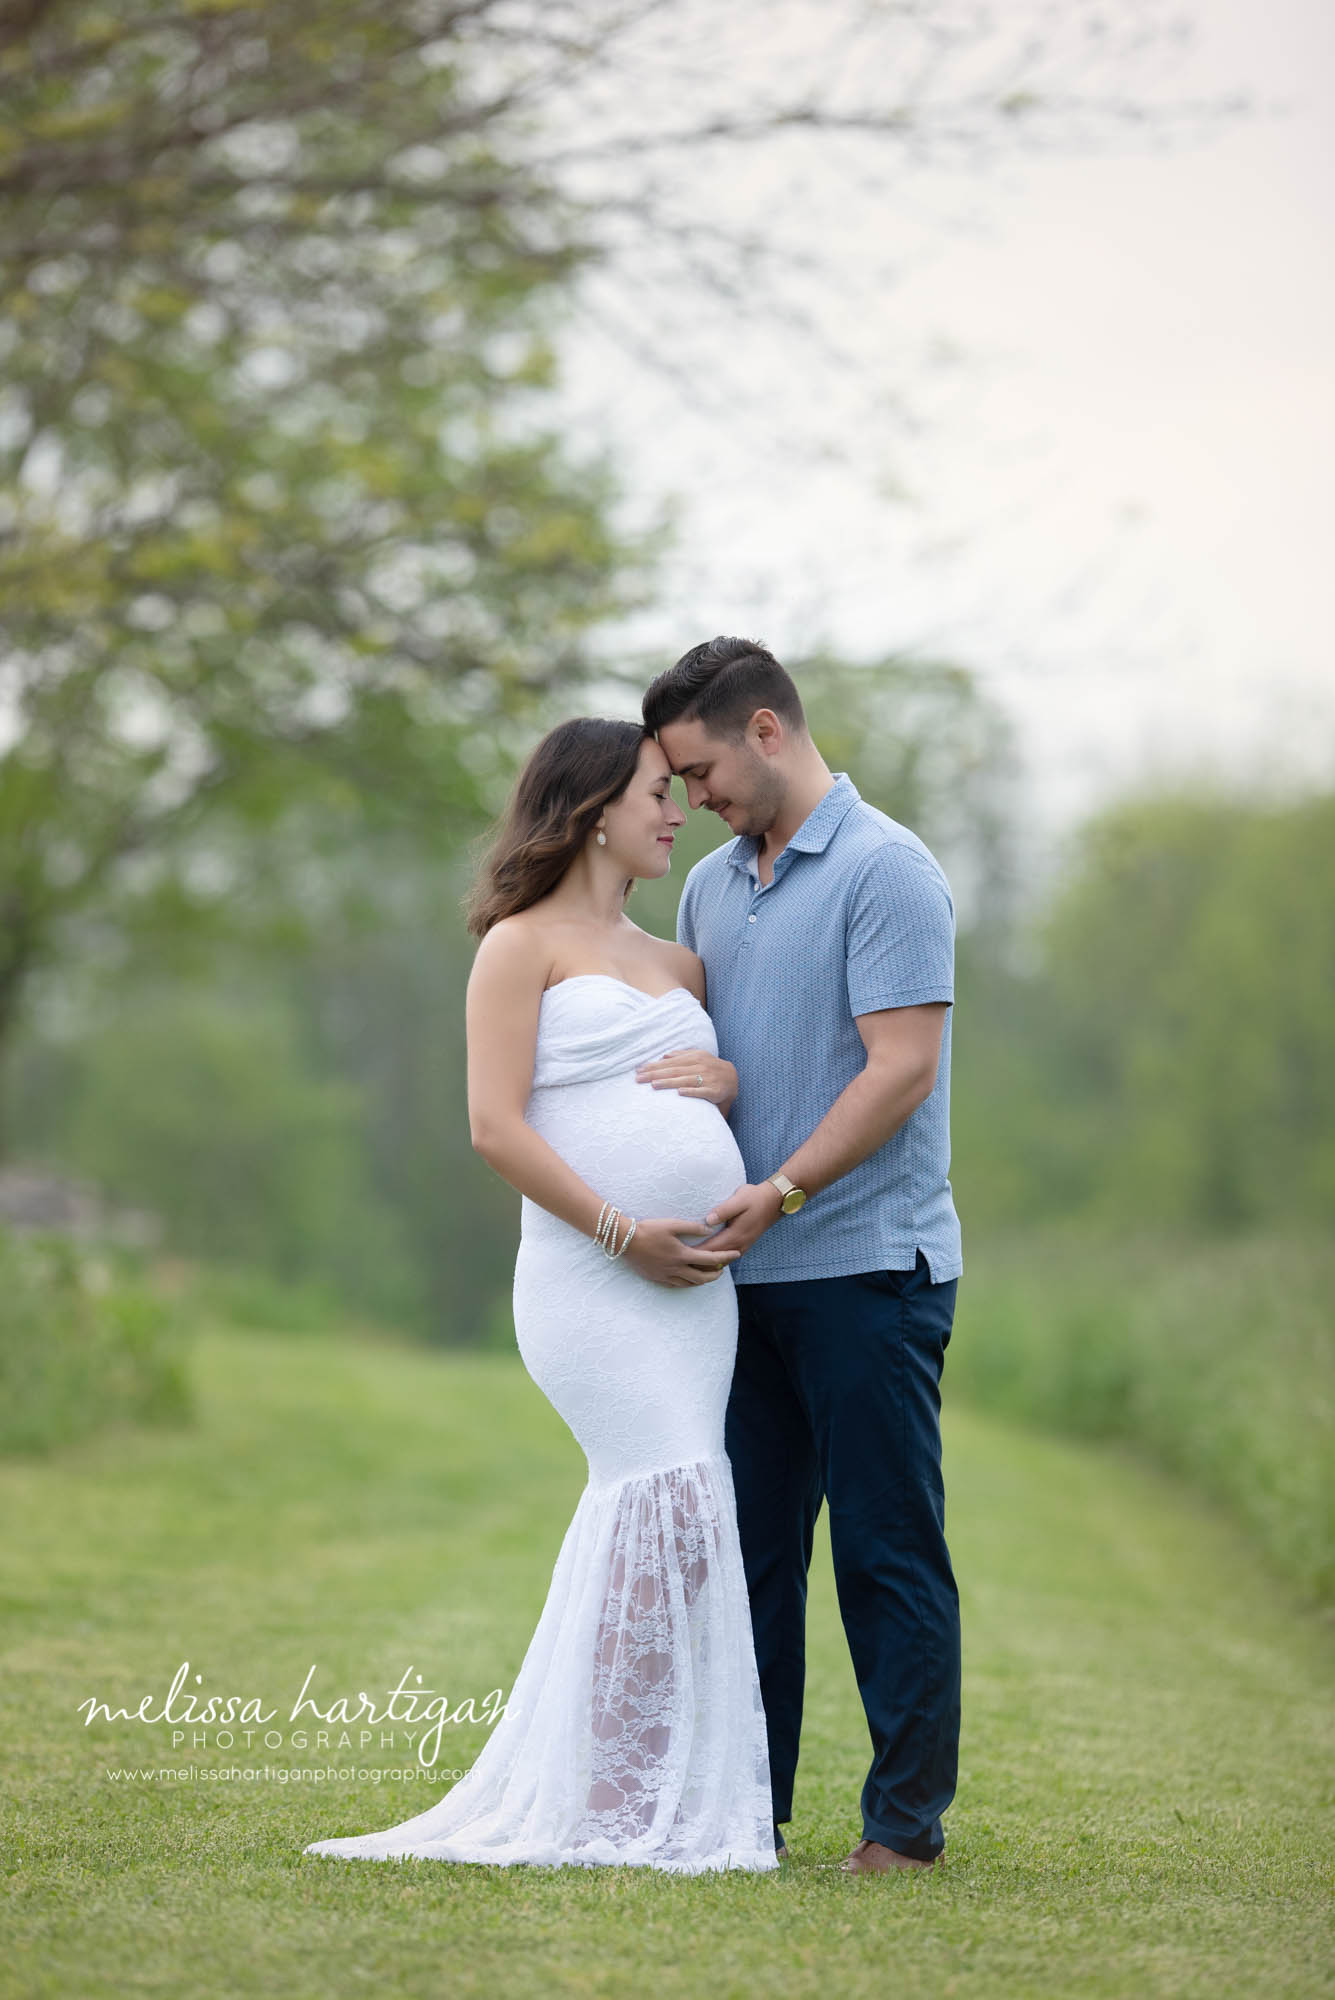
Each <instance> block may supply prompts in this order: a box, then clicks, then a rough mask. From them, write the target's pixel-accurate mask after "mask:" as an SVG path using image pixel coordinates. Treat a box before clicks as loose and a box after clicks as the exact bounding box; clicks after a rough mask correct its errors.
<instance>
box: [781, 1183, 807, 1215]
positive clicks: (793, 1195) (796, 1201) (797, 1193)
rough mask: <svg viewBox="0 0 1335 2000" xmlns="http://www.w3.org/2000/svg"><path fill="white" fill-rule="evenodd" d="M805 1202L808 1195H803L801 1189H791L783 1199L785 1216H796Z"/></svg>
mask: <svg viewBox="0 0 1335 2000" xmlns="http://www.w3.org/2000/svg"><path fill="white" fill-rule="evenodd" d="M805 1200H806V1195H805V1194H804V1193H803V1191H802V1189H801V1188H789V1190H788V1192H787V1194H786V1195H785V1196H784V1198H783V1212H784V1214H785V1215H796V1213H797V1211H798V1209H799V1208H801V1206H802V1203H803V1202H804V1201H805Z"/></svg>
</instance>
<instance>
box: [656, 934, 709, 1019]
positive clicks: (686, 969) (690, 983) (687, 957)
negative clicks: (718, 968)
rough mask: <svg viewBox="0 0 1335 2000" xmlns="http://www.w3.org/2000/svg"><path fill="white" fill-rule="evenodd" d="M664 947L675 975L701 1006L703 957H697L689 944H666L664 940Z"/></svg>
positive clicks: (703, 973) (703, 987) (703, 980)
mask: <svg viewBox="0 0 1335 2000" xmlns="http://www.w3.org/2000/svg"><path fill="white" fill-rule="evenodd" d="M664 949H665V950H666V951H667V953H668V955H669V956H668V963H669V964H670V966H671V968H672V970H673V972H674V973H675V975H676V977H677V978H678V979H679V980H680V981H681V983H682V985H683V986H685V987H687V988H689V990H690V991H691V992H692V993H694V995H695V997H696V999H697V1000H698V1001H699V1002H700V1005H701V1006H702V1007H703V1006H704V1004H705V967H704V961H703V959H701V958H700V957H698V955H697V954H696V953H695V952H693V951H692V950H691V949H690V947H689V945H684V944H668V943H666V941H665V943H664Z"/></svg>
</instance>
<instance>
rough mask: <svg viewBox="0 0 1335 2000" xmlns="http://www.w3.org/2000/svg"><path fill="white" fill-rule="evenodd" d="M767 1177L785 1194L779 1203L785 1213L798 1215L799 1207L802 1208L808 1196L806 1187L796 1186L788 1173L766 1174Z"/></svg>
mask: <svg viewBox="0 0 1335 2000" xmlns="http://www.w3.org/2000/svg"><path fill="white" fill-rule="evenodd" d="M765 1178H766V1180H767V1181H771V1182H772V1183H773V1185H774V1186H775V1187H776V1188H777V1189H778V1190H779V1193H780V1194H781V1195H782V1196H783V1200H782V1201H781V1202H780V1203H779V1207H780V1209H781V1211H782V1212H783V1214H784V1215H796V1214H797V1211H798V1209H799V1208H801V1206H802V1203H803V1202H804V1201H805V1200H806V1198H807V1191H806V1189H805V1188H800V1187H795V1186H794V1185H793V1183H792V1181H790V1180H789V1178H788V1176H787V1174H766V1176H765Z"/></svg>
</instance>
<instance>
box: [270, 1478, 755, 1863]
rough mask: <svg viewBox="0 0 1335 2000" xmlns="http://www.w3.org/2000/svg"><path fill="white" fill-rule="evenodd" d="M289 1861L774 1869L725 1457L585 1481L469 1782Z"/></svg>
mask: <svg viewBox="0 0 1335 2000" xmlns="http://www.w3.org/2000/svg"><path fill="white" fill-rule="evenodd" d="M305 1851H306V1852H307V1853H309V1854H334V1855H344V1856H349V1857H366V1858H372V1859H388V1858H390V1857H392V1856H407V1855H419V1856H424V1857H434V1858H436V1859H440V1860H446V1861H450V1860H456V1861H490V1862H495V1863H499V1864H501V1865H503V1866H504V1865H509V1864H513V1863H516V1862H528V1863H538V1864H544V1863H545V1864H550V1865H562V1864H569V1863H575V1864H585V1865H597V1864H613V1863H623V1864H629V1865H632V1866H633V1865H640V1866H652V1867H656V1868H660V1869H667V1870H670V1871H673V1872H679V1873H685V1874H698V1873H702V1872H704V1871H705V1870H711V1869H724V1868H744V1869H750V1870H769V1869H773V1868H777V1866H778V1861H777V1858H776V1856H775V1852H774V1834H773V1821H772V1818H771V1800H770V1781H769V1757H768V1750H767V1746H766V1737H765V1717H764V1710H763V1707H762V1705H761V1698H760V1684H759V1679H758V1677H757V1674H756V1666H755V1654H754V1649H753V1645H752V1638H751V1619H750V1607H749V1604H748V1601H747V1592H746V1580H745V1576H744V1573H743V1570H742V1562H741V1550H740V1544H739V1542H738V1538H737V1520H736V1503H735V1498H734V1493H733V1485H732V1469H731V1466H730V1464H729V1462H728V1459H727V1457H726V1455H725V1454H724V1453H722V1452H719V1453H716V1454H714V1455H712V1456H707V1457H704V1458H700V1459H697V1460H695V1461H693V1462H691V1463H688V1464H683V1465H675V1466H669V1467H666V1468H663V1469H662V1470H658V1471H652V1472H646V1473H642V1474H636V1475H634V1476H631V1477H629V1478H625V1479H620V1480H614V1481H609V1482H604V1483H597V1482H594V1481H591V1482H590V1484H589V1485H588V1486H587V1487H586V1488H585V1490H584V1493H583V1494H582V1495H581V1498H580V1501H579V1505H578V1507H577V1508H576V1510H575V1514H574V1517H573V1519H572V1520H571V1523H570V1526H569V1528H568V1529H567V1531H566V1535H565V1539H564V1541H563V1543H562V1545H561V1551H560V1554H559V1556H558V1557H557V1561H556V1567H555V1569H554V1571H553V1574H552V1583H551V1589H550V1591H549V1593H548V1597H547V1602H546V1605H545V1607H544V1609H543V1612H542V1616H541V1618H540V1620H539V1623H538V1626H537V1630H536V1631H535V1633H534V1635H533V1640H532V1643H531V1644H530V1646H529V1650H528V1653H527V1654H526V1656H525V1659H524V1662H523V1665H522V1667H521V1668H520V1671H519V1673H518V1675H517V1677H516V1679H515V1683H514V1687H513V1690H512V1692H511V1695H510V1699H509V1702H508V1703H507V1705H506V1708H505V1711H504V1714H503V1715H502V1717H501V1719H500V1721H499V1722H498V1723H496V1725H495V1726H494V1728H493V1730H492V1733H491V1735H490V1736H489V1738H488V1740H487V1742H486V1744H485V1745H484V1747H483V1750H482V1752H481V1754H480V1755H479V1757H478V1759H477V1761H476V1763H475V1764H474V1765H473V1767H472V1769H471V1770H470V1771H469V1772H467V1773H466V1775H465V1776H464V1777H463V1778H461V1779H460V1780H459V1781H458V1782H457V1783H456V1784H455V1786H454V1787H453V1789H452V1790H451V1791H450V1792H449V1793H448V1794H447V1795H446V1796H445V1797H444V1798H443V1799H441V1800H439V1801H438V1802H437V1803H436V1804H435V1805H434V1806H431V1807H429V1808H428V1809H427V1810H426V1811H425V1812H423V1813H419V1814H418V1815H416V1817H415V1818H413V1819H410V1820H406V1821H404V1822H403V1823H402V1824H401V1825H400V1826H396V1827H390V1828H387V1829H385V1830H384V1831H383V1832H380V1833H371V1834H364V1835H360V1836H353V1837H350V1838H345V1839H336V1840H323V1841H316V1842H314V1843H313V1844H312V1845H311V1846H310V1847H308V1848H307V1849H306V1850H305Z"/></svg>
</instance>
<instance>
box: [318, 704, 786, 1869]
mask: <svg viewBox="0 0 1335 2000" xmlns="http://www.w3.org/2000/svg"><path fill="white" fill-rule="evenodd" d="M670 780H671V770H670V767H669V765H668V761H667V758H666V756H665V755H664V753H663V751H662V750H661V749H660V748H659V746H658V744H657V742H656V741H655V740H654V738H653V737H652V736H648V735H646V734H645V733H644V731H643V729H642V728H641V726H640V725H639V724H638V723H629V722H610V721H601V720H598V719H596V718H589V717H581V718H577V719H576V720H574V721H571V722H566V723H562V724H561V725H560V727H559V728H557V729H554V730H552V731H551V733H550V734H549V735H548V736H546V737H545V738H544V739H543V741H542V742H541V743H540V744H539V745H538V747H537V749H536V750H535V751H534V753H533V755H532V756H531V758H530V759H529V762H528V764H527V765H526V767H525V769H524V771H523V773H522V775H521V777H520V780H519V783H518V785H517V786H516V788H515V793H514V797H513V799H512V800H511V803H510V806H509V809H508V811H507V813H506V815H505V818H504V821H503V823H502V825H501V828H500V831H499V834H498V836H497V838H496V840H495V842H494V844H493V846H492V848H491V850H490V853H489V854H488V856H487V857H486V859H485V861H484V862H483V864H482V866H481V868H480V870H479V874H478V879H477V882H476V884H475V886H474V889H473V893H472V896H471V899H470V907H469V927H470V929H471V930H472V931H473V933H474V934H475V935H477V936H478V937H479V938H480V939H481V943H480V944H479V946H478V950H477V954H476V957H475V959H474V963H473V970H472V975H471V977H470V980H469V987H468V1004H467V1026H468V1096H469V1112H470V1118H471V1122H472V1132H473V1143H474V1145H475V1147H476V1148H477V1150H478V1151H479V1152H480V1153H481V1154H482V1155H483V1157H484V1158H485V1159H486V1160H487V1161H488V1162H489V1163H490V1164H491V1165H492V1166H493V1167H494V1168H495V1169H496V1171H497V1172H498V1173H500V1174H502V1175H503V1176H504V1178H505V1179H506V1180H507V1181H509V1182H510V1184H511V1185H512V1186H513V1187H515V1188H517V1189H518V1190H519V1191H520V1193H521V1194H522V1196H523V1203H522V1216H523V1227H522V1237H521V1241H520V1246H519V1256H518V1260H517V1262H516V1266H515V1278H514V1319H515V1333H516V1337H517V1340H518V1345H519V1351H520V1354H521V1355H522V1357H523V1360H524V1364H525V1366H526V1367H527V1369H528V1371H529V1373H530V1375H531V1376H532V1377H533V1380H534V1381H535V1382H536V1383H537V1384H538V1387H539V1388H540V1389H541V1390H542V1391H543V1393H544V1394H545V1395H546V1396H547V1397H548V1399H549V1400H550V1402H551V1403H552V1404H553V1405H554V1407H555V1408H556V1409H557V1410H558V1411H559V1412H560V1414H561V1416H562V1417H563V1418H564V1419H565V1421H566V1423H567V1424H568V1425H569V1426H570V1429H571V1430H572V1432H573V1433H574V1435H575V1437H576V1438H577V1439H578V1441H579V1443H580V1445H581V1446H582V1447H583V1450H584V1453H585V1455H586V1457H587V1459H588V1465H589V1478H588V1484H587V1485H586V1487H585V1489H584V1492H583V1494H582V1495H581V1496H580V1501H579V1505H578V1506H577V1507H576V1509H575V1514H574V1518H573V1519H572V1521H571V1523H570V1526H569V1528H568V1529H567V1531H566V1535H565V1539H564V1541H563V1542H562V1544H561V1549H560V1553H559V1554H558V1556H557V1559H556V1566H555V1568H554V1570H553V1572H552V1581H551V1588H550V1590H549V1592H548V1596H547V1602H546V1604H545V1606H544V1607H543V1611H542V1615H541V1617H540V1619H539V1621H538V1626H537V1629H536V1631H535V1632H534V1635H533V1638H532V1641H531V1642H530V1645H529V1649H528V1652H527V1653H526V1655H525V1657H524V1661H523V1664H522V1666H521V1667H520V1670H519V1673H518V1675H517V1676H516V1678H515V1682H514V1687H513V1690H512V1692H511V1695H510V1699H509V1701H508V1703H507V1704H506V1708H505V1712H504V1714H503V1715H502V1718H501V1720H500V1721H499V1722H498V1723H497V1724H496V1726H495V1728H494V1730H493V1732H492V1734H491V1736H490V1737H489V1738H488V1740H487V1743H486V1745H485V1747H484V1748H483V1750H482V1752H481V1754H480V1755H479V1757H478V1758H477V1761H476V1762H475V1763H474V1765H473V1766H472V1768H471V1770H469V1771H468V1772H467V1773H466V1775H465V1776H464V1777H463V1778H461V1779H460V1780H459V1781H458V1782H457V1783H456V1784H455V1786H454V1787H453V1789H452V1790H451V1791H450V1792H449V1793H448V1794H447V1795H446V1796H445V1797H444V1798H443V1799H441V1800H439V1801H438V1802H437V1803H436V1804H435V1805H433V1806H431V1807H429V1808H428V1809H427V1810H426V1811H425V1812H422V1813H418V1814H417V1815H416V1816H415V1817H414V1818H412V1819H409V1820H405V1821H403V1822H402V1824H400V1825H399V1826H394V1827H388V1828H386V1829H384V1830H383V1831H381V1832H379V1833H368V1834H361V1835H353V1836H350V1837H347V1838H342V1839H334V1840H319V1841H315V1842H314V1843H312V1845H311V1846H309V1847H308V1848H306V1850H305V1852H306V1853H308V1854H333V1855H343V1856H349V1857H364V1858H367V1859H377V1860H378V1859H387V1858H389V1857H391V1856H403V1855H420V1856H426V1857H429V1858H434V1859H438V1860H442V1861H474V1862H493V1863H500V1864H502V1865H508V1864H513V1863H517V1862H526V1863H536V1864H538V1865H546V1866H561V1865H567V1864H573V1865H579V1866H595V1865H598V1864H614V1863H628V1864H632V1865H638V1866H642V1867H653V1868H659V1869H664V1870H668V1871H670V1872H674V1873H681V1874H699V1873H702V1872H704V1871H706V1870H711V1869H724V1868H740V1869H748V1870H755V1871H762V1870H771V1869H774V1868H777V1867H778V1865H779V1863H778V1857H777V1855H776V1852H775V1833H774V1825H773V1820H772V1817H771V1798H770V1774H769V1755H768V1749H767V1744H766V1734H765V1716H764V1710H763V1708H762V1706H761V1698H760V1683H759V1678H758V1675H757V1672H756V1663H755V1653H754V1650H753V1647H752V1637H751V1617H750V1606H749V1603H748V1600H747V1592H746V1581H745V1575H744V1572H743V1568H742V1557H741V1546H740V1543H739V1540H738V1533H737V1515H736V1504H735V1500H734V1495H733V1484H732V1468H731V1466H730V1464H729V1462H728V1459H727V1456H726V1454H725V1452H724V1448H723V1420H724V1412H725V1410H726V1407H727V1401H728V1392H729V1389H730V1386H731V1382H732V1370H733V1359H734V1354H735V1350H736V1344H737V1295H736V1290H735V1288H734V1285H733V1280H732V1274H731V1272H730V1270H729V1268H728V1266H729V1264H730V1263H731V1262H732V1261H733V1259H734V1257H735V1256H736V1255H737V1254H738V1253H737V1252H723V1251H719V1252H711V1251H710V1250H709V1247H708V1242H707V1240H706V1239H707V1238H708V1236H709V1234H710V1233H711V1225H710V1224H709V1222H708V1220H707V1217H708V1213H709V1210H710V1208H711V1206H712V1204H713V1203H714V1202H716V1201H719V1200H721V1199H722V1198H723V1197H724V1196H725V1195H727V1194H731V1193H732V1191H733V1189H734V1188H736V1187H737V1186H739V1185H740V1184H741V1183H742V1182H743V1181H745V1179H746V1171H745V1167H744V1165H743V1162H742V1158H741V1154H740V1153H739V1151H738V1149H737V1144H736V1141H735V1140H734V1138H733V1136H732V1133H731V1131H730V1129H729V1126H728V1123H727V1117H726V1113H727V1111H728V1108H729V1107H730V1105H731V1103H732V1100H733V1096H734V1094H735V1092H736V1087H737V1077H736V1071H735V1070H734V1069H733V1067H732V1065H731V1064H730V1063H726V1062H722V1061H720V1059H719V1056H718V1044H717V1042H716V1040H715V1036H714V1029H713V1024H712V1023H711V1021H710V1018H709V1015H708V1014H707V1013H706V1011H705V1006H704V1002H705V998H706V994H705V985H704V970H703V967H702V965H701V963H700V960H699V959H698V958H697V957H696V956H695V954H694V953H693V952H690V951H688V950H687V949H686V948H685V947H684V946H682V945H677V944H668V943H666V942H664V941H663V940H661V939H659V938H655V937H651V936H649V935H648V934H647V933H646V932H644V931H642V930H640V929H639V927H638V926H637V925H635V924H633V923H632V922H631V921H630V919H629V918H628V917H627V915H626V914H625V907H624V906H625V901H626V898H627V896H628V894H629V893H630V890H631V888H632V886H633V884H634V882H635V880H636V879H637V878H638V877H657V876H661V875H665V874H666V873H667V871H668V868H669V866H670V864H671V853H672V843H673V838H674V831H675V829H676V828H677V827H678V826H680V825H681V824H682V822H683V821H684V819H685V817H686V815H685V814H684V813H683V812H682V810H681V808H680V807H679V806H678V805H677V804H676V803H675V801H674V800H673V798H672V793H671V784H670Z"/></svg>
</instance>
